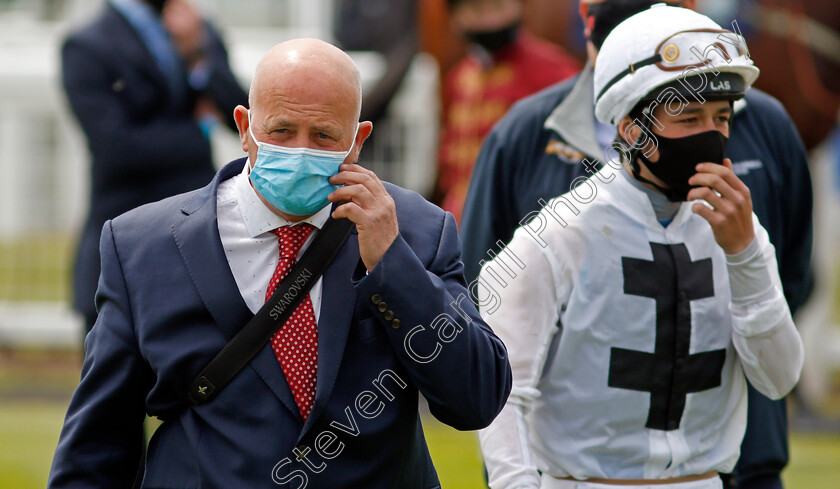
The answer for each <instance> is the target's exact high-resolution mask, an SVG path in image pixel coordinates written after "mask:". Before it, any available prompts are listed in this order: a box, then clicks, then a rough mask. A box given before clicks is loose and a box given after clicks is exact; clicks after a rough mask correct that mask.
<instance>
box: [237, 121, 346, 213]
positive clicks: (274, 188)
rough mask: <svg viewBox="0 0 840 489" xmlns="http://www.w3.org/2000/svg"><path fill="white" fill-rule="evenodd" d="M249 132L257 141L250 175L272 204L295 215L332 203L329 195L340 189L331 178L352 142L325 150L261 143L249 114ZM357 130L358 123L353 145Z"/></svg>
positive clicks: (319, 208)
mask: <svg viewBox="0 0 840 489" xmlns="http://www.w3.org/2000/svg"><path fill="white" fill-rule="evenodd" d="M248 132H250V133H251V137H252V138H253V139H254V141H255V142H256V143H257V161H255V162H254V167H253V168H251V173H250V174H249V176H248V178H249V179H250V180H251V183H252V184H253V185H254V188H255V189H256V190H257V192H259V193H260V195H262V196H263V198H264V199H265V200H267V201H268V203H269V204H271V205H273V206H274V207H276V208H277V209H278V210H280V211H282V212H284V213H286V214H289V215H292V216H309V215H311V214H314V213H316V212H318V211H319V210H321V209H323V208H324V206H326V205H328V204H329V201H328V200H327V195H329V194H330V193H332V192H333V191H334V190H335V189H337V188H338V187H337V186H336V185H333V184H331V183H330V181H329V178H330V177H331V176H333V175H336V174H338V167H339V165H341V164H342V163H343V162H344V159H345V158H347V155H349V154H350V151H352V150H353V146H352V145H351V146H350V149H348V150H347V151H325V150H318V149H310V148H287V147H285V146H277V145H274V144H268V143H264V142H260V141H257V138H255V137H254V132H253V131H252V130H251V114H250V113H249V114H248ZM358 132H359V124H358V123H356V132H355V133H354V135H353V143H354V144H355V141H356V134H358Z"/></svg>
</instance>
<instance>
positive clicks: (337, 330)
mask: <svg viewBox="0 0 840 489" xmlns="http://www.w3.org/2000/svg"><path fill="white" fill-rule="evenodd" d="M359 259H360V258H359V240H358V235H357V233H356V228H355V227H354V228H353V232H352V233H351V234H350V236H348V238H347V241H346V242H345V243H344V246H342V248H341V250H340V251H339V253H338V255H336V257H335V259H334V260H333V262H332V263H331V264H330V266H329V267H328V268H327V270H326V271H325V272H324V277H323V282H322V283H323V294H322V296H321V297H322V299H321V314H320V316H319V318H318V380H317V384H316V386H315V402H314V405H313V406H312V412H311V413H310V414H309V418H308V419H307V420H306V424H305V425H304V427H303V431H302V432H301V434H300V437H301V438H302V437H303V436H304V435H305V434H306V432H307V431H308V429H309V428H310V427H311V426H312V425H313V424H314V423H315V421H316V420H317V419H318V417H319V416H320V415H321V413H322V412H323V411H324V408H325V407H326V405H327V403H328V402H329V399H330V395H331V394H332V390H333V387H334V386H335V379H336V377H337V376H338V368H339V366H340V365H341V360H342V358H343V356H344V347H345V345H346V344H347V335H348V333H349V331H350V324H351V322H352V319H353V311H354V309H355V305H356V295H357V294H356V290H355V289H354V287H353V282H352V277H353V271H354V270H355V269H356V266H357V265H358V263H359Z"/></svg>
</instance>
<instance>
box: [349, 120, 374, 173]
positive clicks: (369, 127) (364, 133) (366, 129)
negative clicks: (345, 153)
mask: <svg viewBox="0 0 840 489" xmlns="http://www.w3.org/2000/svg"><path fill="white" fill-rule="evenodd" d="M371 132H373V122H370V121H364V122H360V123H359V131H358V132H357V133H356V139H355V141H353V153H352V154H351V155H349V156H350V158H349V160H348V161H352V162H354V163H356V162H358V161H359V153H361V152H362V145H363V144H364V143H365V140H366V139H367V138H368V137H369V136H370V133H371Z"/></svg>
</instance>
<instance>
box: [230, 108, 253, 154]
mask: <svg viewBox="0 0 840 489" xmlns="http://www.w3.org/2000/svg"><path fill="white" fill-rule="evenodd" d="M233 120H234V122H236V128H237V129H238V130H239V142H240V144H241V145H242V151H244V152H246V153H247V152H248V150H249V148H250V146H251V136H250V134H249V132H248V128H249V127H250V123H249V121H248V109H246V108H245V107H243V106H241V105H237V106H236V108H235V109H233Z"/></svg>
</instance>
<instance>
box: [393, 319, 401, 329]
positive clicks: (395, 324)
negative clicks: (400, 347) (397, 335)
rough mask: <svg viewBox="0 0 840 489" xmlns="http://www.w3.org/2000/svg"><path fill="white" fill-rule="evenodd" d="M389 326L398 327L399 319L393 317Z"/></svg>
mask: <svg viewBox="0 0 840 489" xmlns="http://www.w3.org/2000/svg"><path fill="white" fill-rule="evenodd" d="M391 327H392V328H394V329H400V320H399V319H394V320H393V321H391Z"/></svg>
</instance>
